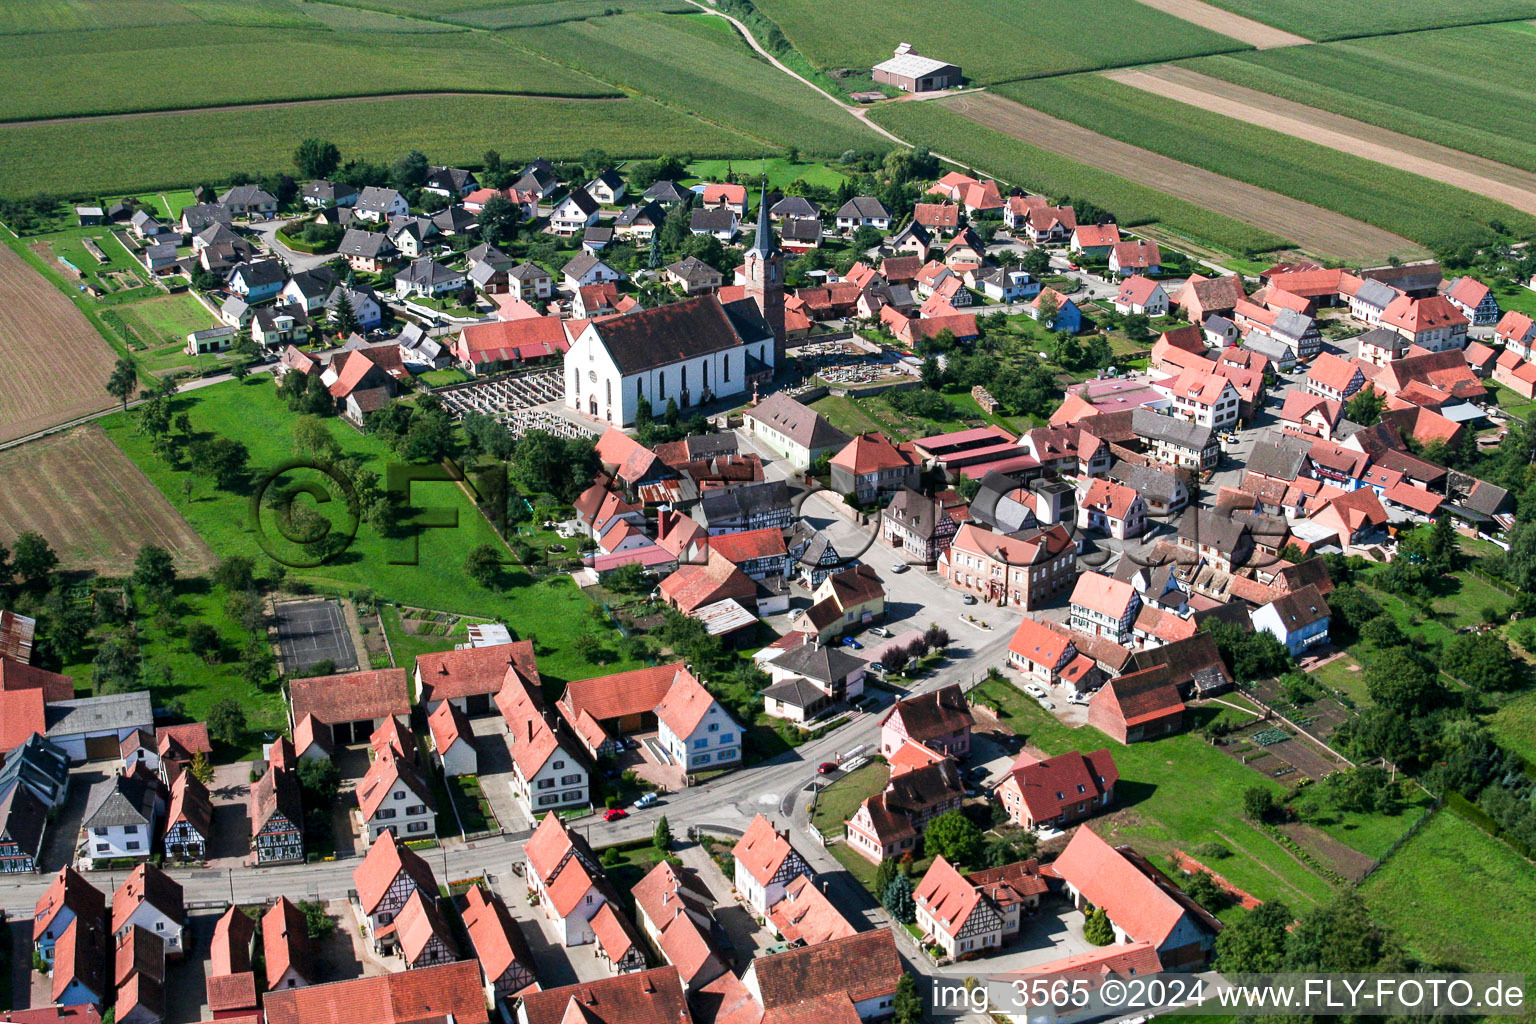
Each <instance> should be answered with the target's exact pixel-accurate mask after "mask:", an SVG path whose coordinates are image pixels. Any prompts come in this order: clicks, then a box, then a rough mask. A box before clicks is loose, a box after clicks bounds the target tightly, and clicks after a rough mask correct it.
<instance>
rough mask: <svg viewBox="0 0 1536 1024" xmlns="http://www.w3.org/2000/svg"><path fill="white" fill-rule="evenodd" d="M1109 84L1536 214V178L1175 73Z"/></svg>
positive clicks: (1125, 75)
mask: <svg viewBox="0 0 1536 1024" xmlns="http://www.w3.org/2000/svg"><path fill="white" fill-rule="evenodd" d="M1104 74H1105V77H1107V78H1113V79H1114V80H1115V81H1117V82H1121V83H1123V84H1125V85H1129V86H1134V87H1135V88H1137V89H1142V90H1144V91H1146V92H1151V93H1156V94H1157V95H1159V96H1166V97H1167V98H1168V99H1171V100H1177V101H1178V102H1180V103H1188V104H1190V105H1191V106H1195V107H1199V108H1200V109H1202V110H1209V111H1212V112H1214V113H1217V114H1222V115H1224V116H1226V117H1231V118H1235V119H1237V120H1239V121H1246V122H1248V123H1249V124H1254V125H1258V126H1259V127H1261V128H1268V129H1270V130H1272V131H1277V132H1283V133H1284V134H1286V135H1292V136H1295V137H1296V138H1298V139H1305V140H1307V141H1308V142H1315V143H1317V144H1318V145H1320V146H1327V147H1328V148H1329V149H1336V150H1339V151H1340V152H1342V153H1350V154H1353V155H1355V156H1359V157H1364V158H1365V159H1367V160H1374V161H1376V162H1377V163H1379V164H1386V165H1387V166H1388V167H1396V168H1397V169H1398V170H1403V171H1409V172H1411V173H1413V174H1419V175H1422V176H1424V177H1426V178H1432V179H1434V180H1435V181H1442V182H1444V183H1445V184H1447V185H1454V186H1456V187H1457V188H1464V189H1466V190H1467V191H1468V192H1475V193H1477V194H1478V195H1483V196H1487V197H1488V198H1490V199H1497V200H1498V201H1499V202H1501V203H1508V204H1509V205H1510V206H1513V207H1514V208H1515V209H1517V210H1523V211H1525V212H1526V213H1536V174H1532V173H1530V172H1529V171H1522V170H1519V169H1517V168H1514V167H1510V166H1508V165H1506V164H1500V163H1496V162H1494V161H1492V160H1488V159H1485V158H1483V157H1479V156H1473V155H1472V154H1470V153H1462V152H1459V151H1457V150H1454V149H1449V148H1447V147H1445V146H1438V145H1436V144H1435V143H1433V142H1425V141H1424V140H1423V139H1416V138H1413V137H1412V136H1410V135H1401V134H1399V133H1397V132H1394V131H1389V130H1388V129H1386V128H1378V127H1377V126H1376V125H1373V124H1366V123H1365V122H1364V121H1356V120H1354V119H1353V118H1349V117H1345V116H1343V115H1342V114H1334V113H1330V112H1328V111H1326V110H1319V109H1317V108H1316V107H1309V106H1305V105H1304V104H1301V103H1293V102H1291V101H1289V100H1282V99H1279V98H1278V97H1275V96H1270V95H1267V94H1266V93H1262V92H1258V91H1256V90H1253V89H1248V88H1245V87H1243V86H1240V85H1233V84H1232V83H1230V82H1224V81H1222V80H1221V79H1219V78H1211V77H1210V76H1208V75H1202V74H1200V73H1199V72H1196V71H1189V70H1187V69H1185V68H1176V67H1170V66H1163V67H1156V68H1149V69H1146V70H1133V69H1127V70H1123V71H1107V72H1105V73H1104Z"/></svg>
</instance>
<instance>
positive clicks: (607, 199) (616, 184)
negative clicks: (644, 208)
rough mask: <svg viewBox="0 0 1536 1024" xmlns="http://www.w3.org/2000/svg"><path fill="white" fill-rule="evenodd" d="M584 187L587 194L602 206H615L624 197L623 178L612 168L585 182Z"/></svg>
mask: <svg viewBox="0 0 1536 1024" xmlns="http://www.w3.org/2000/svg"><path fill="white" fill-rule="evenodd" d="M584 187H585V189H586V192H587V195H589V196H591V197H592V198H593V199H596V200H597V201H598V202H599V203H602V204H603V205H604V206H617V205H619V201H620V200H622V199H623V198H624V179H623V177H622V176H620V174H619V172H618V171H615V170H613V169H612V168H609V169H608V170H606V171H604V172H603V173H601V174H599V175H598V176H597V177H595V178H593V179H592V180H591V181H589V182H587V184H586V185H585V186H584Z"/></svg>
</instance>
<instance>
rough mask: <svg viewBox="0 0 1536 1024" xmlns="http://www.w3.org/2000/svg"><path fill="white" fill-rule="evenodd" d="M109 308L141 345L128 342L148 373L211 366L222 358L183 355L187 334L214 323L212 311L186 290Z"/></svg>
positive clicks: (215, 323) (202, 368)
mask: <svg viewBox="0 0 1536 1024" xmlns="http://www.w3.org/2000/svg"><path fill="white" fill-rule="evenodd" d="M113 312H114V313H116V314H117V316H119V317H121V318H122V321H123V323H124V325H125V326H126V327H127V329H128V330H129V332H131V333H132V335H133V337H134V338H137V339H138V341H139V343H140V345H142V346H144V347H143V348H140V347H138V346H136V345H133V344H132V342H129V344H130V347H132V348H134V358H135V359H137V360H138V361H139V365H140V366H141V367H142V368H143V369H145V370H148V371H149V372H151V373H163V372H165V371H167V370H173V369H179V368H182V367H195V368H196V369H199V370H204V369H212V368H213V367H215V366H218V365H219V364H220V363H221V362H223V361H224V360H221V359H220V357H218V356H213V355H204V356H189V355H187V353H186V346H187V335H189V334H191V333H192V332H193V331H201V330H204V329H205V328H208V327H214V326H217V323H218V322H217V320H215V319H214V316H213V314H212V313H210V312H208V310H207V309H206V308H205V307H204V306H203V304H202V303H200V302H198V301H197V300H196V299H195V298H193V297H192V296H191V295H190V294H188V293H187V292H181V293H179V294H176V295H164V296H161V297H159V298H154V299H146V300H145V301H143V302H134V303H129V304H126V305H122V306H117V307H115V308H114V309H113ZM125 340H127V339H125Z"/></svg>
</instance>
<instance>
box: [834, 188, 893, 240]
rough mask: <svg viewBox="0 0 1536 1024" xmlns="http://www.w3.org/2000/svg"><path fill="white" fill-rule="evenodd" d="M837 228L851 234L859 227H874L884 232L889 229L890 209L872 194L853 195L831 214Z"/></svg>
mask: <svg viewBox="0 0 1536 1024" xmlns="http://www.w3.org/2000/svg"><path fill="white" fill-rule="evenodd" d="M832 219H833V222H834V223H835V224H836V225H837V230H839V231H841V232H842V233H843V234H845V235H851V234H853V232H855V231H857V230H858V229H859V228H874V229H875V230H876V231H880V232H885V231H889V230H890V229H891V211H890V210H888V209H886V207H885V204H884V203H882V202H881V201H880V200H878V199H876V198H875V197H874V196H854V197H853V198H852V199H850V200H848V201H847V202H846V203H844V204H843V205H842V206H841V207H839V208H838V211H837V213H835V214H833V215H832Z"/></svg>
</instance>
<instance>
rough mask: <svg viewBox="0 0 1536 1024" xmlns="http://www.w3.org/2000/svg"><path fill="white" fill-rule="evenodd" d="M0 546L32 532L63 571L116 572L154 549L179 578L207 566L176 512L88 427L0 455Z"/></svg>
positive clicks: (208, 559) (201, 547) (209, 556)
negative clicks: (167, 556) (171, 562)
mask: <svg viewBox="0 0 1536 1024" xmlns="http://www.w3.org/2000/svg"><path fill="white" fill-rule="evenodd" d="M0 480H4V481H5V486H4V487H0V543H3V544H6V545H9V544H10V543H11V542H12V541H13V540H15V538H16V535H17V534H19V533H22V532H24V531H27V530H36V531H37V532H38V533H40V534H42V535H43V536H44V537H46V538H48V543H49V544H51V545H52V546H53V549H54V550H55V551H57V552H58V553H59V562H60V565H62V566H63V567H64V568H67V569H95V570H96V571H98V572H118V573H121V572H122V570H123V567H124V566H125V565H129V564H131V563H132V561H133V559H134V557H135V556H136V555H137V554H138V551H139V548H140V547H142V546H143V545H145V544H158V545H160V546H161V547H163V548H165V549H166V550H167V551H169V552H170V553H171V554H172V555H174V556H175V558H176V564H177V566H178V567H180V568H181V569H182V571H184V572H201V571H204V570H206V569H208V568H210V567H212V565H213V563H214V558H213V552H212V551H210V550H209V549H208V545H207V544H204V543H203V540H202V538H201V537H199V536H198V535H197V533H196V532H195V531H194V530H193V529H192V526H191V524H189V523H188V522H187V521H186V520H185V519H184V518H182V515H181V513H180V512H178V511H176V509H175V508H173V507H172V506H171V504H170V502H168V501H166V500H165V496H164V495H162V494H161V493H160V492H159V491H158V490H157V489H156V488H155V485H154V484H153V483H151V482H150V480H149V478H148V477H147V476H145V475H144V474H143V472H141V471H140V470H139V467H137V466H135V465H134V464H133V462H132V460H130V459H129V458H128V456H126V455H124V454H123V451H122V449H121V448H119V447H118V446H117V445H116V444H114V443H112V440H111V438H109V437H107V435H106V434H105V433H103V432H102V429H101V428H100V427H98V426H96V425H94V424H92V425H90V426H85V427H80V428H78V429H75V430H71V431H69V432H67V433H62V434H55V435H53V436H52V437H47V438H44V439H43V440H41V441H34V442H32V443H30V444H24V445H20V446H18V447H16V448H12V449H10V450H9V451H6V452H0Z"/></svg>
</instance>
